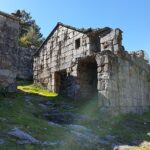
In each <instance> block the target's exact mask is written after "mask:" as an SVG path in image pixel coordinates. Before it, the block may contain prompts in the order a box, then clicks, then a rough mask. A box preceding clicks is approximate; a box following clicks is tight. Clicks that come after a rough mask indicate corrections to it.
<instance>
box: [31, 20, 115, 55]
mask: <svg viewBox="0 0 150 150" xmlns="http://www.w3.org/2000/svg"><path fill="white" fill-rule="evenodd" d="M59 25H61V26H63V27H66V28H68V29H72V30H74V31H78V32H81V33H84V34H87V35H91V34H96V33H99V34H100V33H104V32H106V31H111V30H112V29H111V28H109V27H104V28H96V29H92V28H87V29H85V28H76V27H73V26H70V25H66V24H64V23H61V22H58V23H57V24H56V26H55V27H54V29H53V30H52V31H51V32H50V34H49V35H48V36H47V38H46V39H45V41H44V42H43V43H42V44H41V46H40V47H39V48H38V50H37V51H36V52H35V54H34V56H36V55H38V53H39V51H40V49H41V48H42V47H43V46H44V45H45V43H46V42H47V41H48V40H49V38H50V37H51V36H52V35H53V33H54V32H55V30H56V29H57V27H58V26H59Z"/></svg>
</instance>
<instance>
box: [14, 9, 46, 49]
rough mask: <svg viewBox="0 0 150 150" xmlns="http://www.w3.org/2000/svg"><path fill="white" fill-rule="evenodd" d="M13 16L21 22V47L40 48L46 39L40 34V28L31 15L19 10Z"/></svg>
mask: <svg viewBox="0 0 150 150" xmlns="http://www.w3.org/2000/svg"><path fill="white" fill-rule="evenodd" d="M12 14H13V15H14V16H15V17H16V18H18V19H19V20H20V34H19V45H20V46H24V47H35V48H37V47H39V46H40V45H41V43H42V42H43V41H44V38H43V35H42V34H41V32H40V27H39V26H38V25H37V24H36V21H35V20H34V19H33V18H32V16H31V14H30V13H28V12H26V11H25V10H17V11H16V12H15V13H12Z"/></svg>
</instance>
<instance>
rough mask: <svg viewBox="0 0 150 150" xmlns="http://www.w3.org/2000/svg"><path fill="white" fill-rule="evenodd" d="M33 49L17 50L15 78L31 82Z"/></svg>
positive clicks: (21, 48) (22, 48) (20, 48)
mask: <svg viewBox="0 0 150 150" xmlns="http://www.w3.org/2000/svg"><path fill="white" fill-rule="evenodd" d="M34 53H35V49H31V48H24V47H19V48H17V78H18V79H24V80H32V78H33V54H34Z"/></svg>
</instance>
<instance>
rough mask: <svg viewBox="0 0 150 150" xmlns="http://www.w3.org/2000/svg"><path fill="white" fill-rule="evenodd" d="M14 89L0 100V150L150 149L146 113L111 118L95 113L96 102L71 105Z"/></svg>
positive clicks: (26, 88) (29, 88) (33, 90)
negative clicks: (12, 92) (14, 91)
mask: <svg viewBox="0 0 150 150" xmlns="http://www.w3.org/2000/svg"><path fill="white" fill-rule="evenodd" d="M18 85H19V86H18V92H17V93H15V94H6V95H5V96H4V95H1V96H0V149H1V150H7V149H11V150H51V149H56V150H59V149H60V150H63V149H64V150H67V149H68V150H70V149H71V150H76V149H79V150H80V149H81V150H82V149H83V150H84V149H85V150H92V149H93V150H96V149H97V150H107V149H108V150H110V149H125V148H124V147H127V148H128V149H131V150H132V149H133V150H134V149H136V150H149V149H150V148H149V147H150V142H149V141H150V113H149V112H147V113H145V114H143V115H135V114H127V115H119V116H115V117H110V116H109V115H107V114H99V110H98V109H97V107H96V105H97V103H96V100H95V99H94V98H93V99H92V100H84V99H81V100H76V101H74V100H72V99H69V98H65V97H63V96H58V95H57V94H56V93H49V92H48V91H46V90H44V89H42V88H40V87H37V86H35V85H29V83H24V82H22V81H19V84H18ZM118 145H129V146H120V148H119V146H118ZM121 147H123V148H121Z"/></svg>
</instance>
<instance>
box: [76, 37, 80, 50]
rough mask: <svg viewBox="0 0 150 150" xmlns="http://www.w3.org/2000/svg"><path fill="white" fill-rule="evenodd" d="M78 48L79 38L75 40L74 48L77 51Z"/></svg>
mask: <svg viewBox="0 0 150 150" xmlns="http://www.w3.org/2000/svg"><path fill="white" fill-rule="evenodd" d="M79 47H80V38H79V39H77V40H75V48H76V49H78V48H79Z"/></svg>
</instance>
